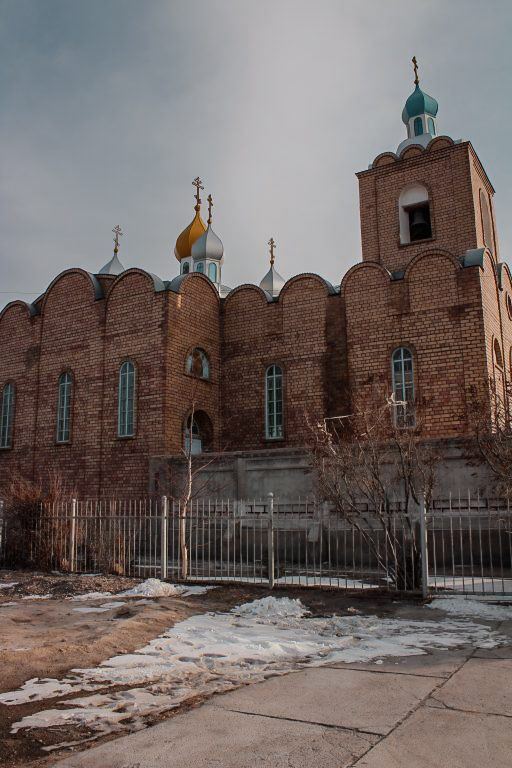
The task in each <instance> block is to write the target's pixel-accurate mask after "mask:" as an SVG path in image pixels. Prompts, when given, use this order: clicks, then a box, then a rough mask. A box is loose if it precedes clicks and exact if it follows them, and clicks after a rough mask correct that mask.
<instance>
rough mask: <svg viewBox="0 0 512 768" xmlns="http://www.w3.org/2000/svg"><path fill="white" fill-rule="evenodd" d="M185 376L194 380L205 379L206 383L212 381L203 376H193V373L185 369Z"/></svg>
mask: <svg viewBox="0 0 512 768" xmlns="http://www.w3.org/2000/svg"><path fill="white" fill-rule="evenodd" d="M185 376H187V378H189V379H194V381H205V382H206V383H207V384H211V383H212V380H211V378H207V379H205V378H204V377H203V376H195V375H194V374H193V373H189V372H188V371H185Z"/></svg>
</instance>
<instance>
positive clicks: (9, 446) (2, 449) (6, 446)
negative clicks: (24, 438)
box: [0, 445, 13, 451]
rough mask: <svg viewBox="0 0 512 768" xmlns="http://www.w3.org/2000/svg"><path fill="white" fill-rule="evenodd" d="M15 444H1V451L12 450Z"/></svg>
mask: <svg viewBox="0 0 512 768" xmlns="http://www.w3.org/2000/svg"><path fill="white" fill-rule="evenodd" d="M12 449H13V446H12V445H1V446H0V451H12Z"/></svg>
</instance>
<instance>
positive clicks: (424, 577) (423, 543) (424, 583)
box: [420, 493, 428, 600]
mask: <svg viewBox="0 0 512 768" xmlns="http://www.w3.org/2000/svg"><path fill="white" fill-rule="evenodd" d="M426 518H427V513H426V509H425V495H424V494H423V493H422V494H421V499H420V552H421V594H422V596H423V599H424V600H425V599H426V598H427V597H428V550H427V543H428V542H427V519H426Z"/></svg>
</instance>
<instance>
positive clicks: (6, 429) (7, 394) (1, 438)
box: [0, 383, 14, 448]
mask: <svg viewBox="0 0 512 768" xmlns="http://www.w3.org/2000/svg"><path fill="white" fill-rule="evenodd" d="M13 424H14V384H10V383H9V384H6V385H5V387H4V388H3V390H2V411H1V413H0V448H12V428H13Z"/></svg>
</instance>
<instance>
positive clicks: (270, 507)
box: [267, 493, 274, 589]
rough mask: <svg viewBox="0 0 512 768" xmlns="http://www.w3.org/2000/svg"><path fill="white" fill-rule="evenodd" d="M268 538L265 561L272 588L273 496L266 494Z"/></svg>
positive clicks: (269, 584)
mask: <svg viewBox="0 0 512 768" xmlns="http://www.w3.org/2000/svg"><path fill="white" fill-rule="evenodd" d="M267 531H268V536H267V559H268V586H269V589H273V587H274V494H273V493H269V494H268V529H267Z"/></svg>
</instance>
